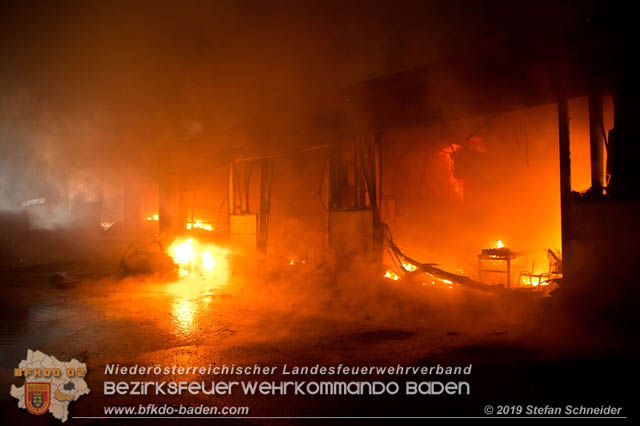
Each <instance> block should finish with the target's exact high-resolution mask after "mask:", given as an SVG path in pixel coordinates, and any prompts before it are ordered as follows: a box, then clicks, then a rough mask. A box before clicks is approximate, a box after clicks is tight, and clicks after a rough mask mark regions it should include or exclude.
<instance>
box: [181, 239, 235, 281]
mask: <svg viewBox="0 0 640 426" xmlns="http://www.w3.org/2000/svg"><path fill="white" fill-rule="evenodd" d="M168 254H169V256H171V258H172V259H173V262H174V263H175V264H176V265H177V267H178V273H179V275H180V277H202V278H224V280H225V281H226V278H227V276H228V264H227V251H226V250H224V249H222V248H220V247H218V246H215V245H213V244H204V243H201V242H199V241H198V240H196V239H194V238H180V239H176V240H175V241H174V242H173V243H171V245H170V246H169V250H168Z"/></svg>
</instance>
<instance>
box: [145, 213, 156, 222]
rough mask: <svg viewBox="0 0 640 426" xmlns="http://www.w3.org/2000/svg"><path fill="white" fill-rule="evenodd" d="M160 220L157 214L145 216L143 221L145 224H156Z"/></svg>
mask: <svg viewBox="0 0 640 426" xmlns="http://www.w3.org/2000/svg"><path fill="white" fill-rule="evenodd" d="M159 219H160V215H158V213H155V214H152V215H150V216H147V217H146V218H145V219H144V220H146V221H147V222H157V221H158V220H159Z"/></svg>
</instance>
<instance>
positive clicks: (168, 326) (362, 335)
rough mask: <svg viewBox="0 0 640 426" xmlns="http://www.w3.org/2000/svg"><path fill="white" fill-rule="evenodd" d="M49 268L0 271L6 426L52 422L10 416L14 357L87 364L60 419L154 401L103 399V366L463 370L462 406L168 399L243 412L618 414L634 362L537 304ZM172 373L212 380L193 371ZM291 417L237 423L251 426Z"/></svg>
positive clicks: (390, 287) (387, 287)
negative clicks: (78, 391) (552, 407)
mask: <svg viewBox="0 0 640 426" xmlns="http://www.w3.org/2000/svg"><path fill="white" fill-rule="evenodd" d="M53 272H54V270H52V269H46V268H45V269H40V270H33V269H31V270H22V271H13V272H4V273H1V274H2V275H0V278H1V280H2V287H3V301H2V306H1V307H2V312H1V313H0V315H1V316H2V321H1V324H2V325H1V327H0V348H1V350H0V366H1V367H2V369H1V376H0V390H1V389H4V391H1V392H0V403H1V407H2V412H3V417H5V418H6V419H8V421H9V423H7V424H15V423H19V422H24V421H29V422H30V423H29V424H31V422H35V423H37V424H48V423H52V424H53V423H56V422H57V420H54V419H53V418H52V417H51V416H49V415H46V416H40V417H37V418H36V417H34V416H31V415H30V414H28V413H26V411H24V410H18V409H16V403H15V400H13V399H12V398H11V397H10V396H9V388H10V385H11V384H12V383H15V384H18V385H19V384H20V382H19V380H17V379H15V378H14V377H12V372H13V367H15V366H17V364H18V362H19V361H20V360H21V359H23V358H24V356H25V355H26V352H27V349H38V350H41V351H43V352H45V353H47V354H51V355H55V356H56V357H57V358H58V359H59V360H62V361H67V360H69V359H71V358H76V359H79V360H80V361H82V362H86V363H87V367H88V369H89V374H88V376H87V382H88V385H89V388H90V389H91V391H92V392H91V394H90V395H87V396H84V397H82V398H81V399H80V400H79V401H77V402H73V403H72V404H71V406H70V417H74V416H102V415H103V407H104V406H110V405H118V404H129V405H136V404H138V403H147V402H154V403H161V402H164V400H162V399H158V398H157V397H136V398H135V399H134V400H132V399H131V397H129V398H124V397H114V396H105V395H104V394H103V389H102V388H103V382H104V380H105V376H104V374H103V371H104V366H105V365H106V364H108V363H120V364H123V365H132V364H141V365H156V364H161V365H174V364H176V365H185V366H188V365H197V366H199V365H209V364H218V365H219V364H227V365H230V364H235V365H253V364H254V363H258V364H260V365H265V366H282V365H283V364H284V363H287V364H289V365H301V366H304V365H313V364H315V363H320V364H322V365H337V364H347V365H396V364H403V365H434V364H436V363H441V364H443V365H467V364H469V363H473V364H474V373H473V374H472V376H471V377H470V378H468V380H469V381H470V382H471V384H472V395H471V396H469V397H428V396H427V397H424V396H422V397H419V396H413V397H406V396H405V397H404V398H403V397H400V396H395V397H390V396H386V397H382V396H378V397H346V396H341V397H333V398H328V397H284V396H278V397H246V396H242V395H233V396H207V397H191V398H187V397H184V398H182V399H180V400H179V402H182V403H184V404H192V405H197V404H200V403H204V404H206V405H217V406H232V405H237V406H249V407H250V410H251V411H250V415H251V416H253V417H263V416H266V417H269V416H278V417H280V416H378V415H385V416H409V415H412V416H434V415H443V416H452V415H458V416H474V415H476V416H482V415H483V413H482V411H481V410H482V408H483V407H484V406H485V405H486V404H489V403H491V404H496V405H497V404H499V403H509V402H512V403H528V402H529V401H531V400H532V399H535V401H538V402H540V403H541V404H545V403H546V404H551V403H553V402H554V401H555V402H557V401H571V402H578V403H579V402H586V401H587V400H589V401H593V402H594V403H598V404H614V405H624V404H625V403H626V399H625V398H626V396H625V394H624V392H622V391H621V390H620V388H619V386H618V383H619V381H620V379H621V377H625V375H626V374H627V371H628V370H627V369H628V368H631V365H632V362H633V360H634V356H635V355H634V354H633V353H632V352H628V351H623V350H622V349H618V346H620V347H623V346H625V345H624V344H622V343H620V342H618V343H616V338H614V337H613V336H610V338H607V337H606V336H603V335H601V334H599V333H596V332H594V333H593V335H591V336H590V335H589V333H588V332H586V333H583V332H582V331H581V332H580V333H578V332H577V331H576V329H575V327H574V326H573V325H571V320H570V318H569V319H568V318H566V316H564V317H563V316H562V315H558V309H557V307H554V306H553V302H550V301H549V300H538V299H526V300H525V299H522V298H501V299H496V297H495V296H489V295H484V294H476V293H475V292H473V293H469V292H468V291H466V290H463V289H453V290H451V289H446V290H445V289H438V290H435V289H432V290H429V291H427V290H424V289H422V288H420V287H421V286H418V287H411V288H404V289H399V288H397V287H394V286H397V285H399V284H398V283H387V282H382V283H371V282H359V283H358V282H353V283H350V284H347V285H345V286H344V287H337V286H335V285H330V284H328V283H327V282H326V280H323V279H322V278H321V276H322V273H321V272H317V271H316V272H313V271H312V272H309V271H304V270H294V269H292V270H291V271H284V272H282V271H279V272H277V273H270V274H267V273H262V274H255V275H244V276H241V277H236V276H232V278H231V279H230V281H229V282H225V283H223V285H221V283H209V282H203V281H202V280H197V279H196V280H186V281H178V282H167V281H163V280H160V279H158V278H143V277H129V278H125V279H119V278H117V277H115V276H114V275H111V274H100V275H98V274H96V273H95V272H91V271H86V270H84V271H82V270H80V269H78V270H75V271H74V270H70V271H67V274H68V275H67V276H65V278H64V280H62V281H60V282H52V281H51V275H52V273H53ZM372 288H373V289H374V290H372ZM634 370H635V368H634ZM171 378H172V377H165V378H164V379H171ZM174 378H175V379H179V380H207V381H208V380H211V378H210V377H199V376H195V375H192V376H180V377H174ZM227 378H229V377H227ZM232 378H233V377H232ZM235 378H236V379H238V377H235ZM272 378H273V379H274V380H277V379H278V376H274V377H272ZM155 379H161V377H154V378H153V379H152V380H155ZM387 379H388V378H387ZM406 379H407V378H406V377H403V378H400V379H399V380H400V381H402V380H406ZM166 401H167V402H172V403H175V402H176V399H167V400H166ZM238 421H240V420H238ZM297 421H299V420H294V421H292V420H273V419H257V418H253V419H247V420H242V422H246V423H252V424H255V423H257V424H262V423H283V424H290V423H295V422H297ZM70 422H72V423H73V424H76V423H77V424H84V423H92V422H96V423H102V424H104V423H108V422H110V423H122V422H125V420H118V421H108V420H89V419H82V420H79V419H70ZM126 422H128V423H127V424H140V422H141V421H140V420H134V421H132V420H126Z"/></svg>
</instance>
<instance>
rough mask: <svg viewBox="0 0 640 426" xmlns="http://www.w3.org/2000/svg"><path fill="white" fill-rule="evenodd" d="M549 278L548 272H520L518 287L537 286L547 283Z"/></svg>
mask: <svg viewBox="0 0 640 426" xmlns="http://www.w3.org/2000/svg"><path fill="white" fill-rule="evenodd" d="M550 279H551V276H550V274H548V273H544V272H543V273H539V274H536V273H533V272H520V279H519V281H518V286H519V287H533V288H535V287H538V286H546V285H549V280H550Z"/></svg>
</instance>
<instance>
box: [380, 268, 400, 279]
mask: <svg viewBox="0 0 640 426" xmlns="http://www.w3.org/2000/svg"><path fill="white" fill-rule="evenodd" d="M384 277H385V278H386V279H389V280H393V281H398V280H399V279H400V276H399V275H398V274H396V273H395V272H393V271H392V270H390V269H387V270H386V272H385V273H384Z"/></svg>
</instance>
